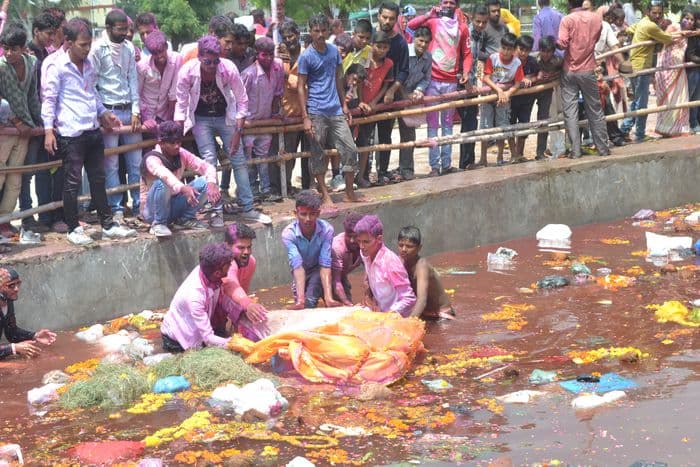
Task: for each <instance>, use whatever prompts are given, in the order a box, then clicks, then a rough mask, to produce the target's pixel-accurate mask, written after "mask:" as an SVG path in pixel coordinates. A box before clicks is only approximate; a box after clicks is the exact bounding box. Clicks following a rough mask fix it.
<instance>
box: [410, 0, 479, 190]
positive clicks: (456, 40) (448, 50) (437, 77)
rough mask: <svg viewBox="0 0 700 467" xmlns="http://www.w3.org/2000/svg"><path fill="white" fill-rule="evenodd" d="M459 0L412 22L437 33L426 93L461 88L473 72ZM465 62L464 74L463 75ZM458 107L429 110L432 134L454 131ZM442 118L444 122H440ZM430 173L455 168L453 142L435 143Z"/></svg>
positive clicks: (447, 0) (447, 1)
mask: <svg viewBox="0 0 700 467" xmlns="http://www.w3.org/2000/svg"><path fill="white" fill-rule="evenodd" d="M456 8H457V2H456V0H441V1H440V6H434V7H433V8H431V9H430V11H428V13H427V14H425V15H422V16H419V17H417V18H414V19H413V21H411V22H410V23H409V24H408V25H409V27H410V28H411V29H414V28H415V29H417V28H418V27H420V26H427V27H428V28H429V29H430V32H431V33H432V35H433V40H432V41H431V42H430V45H429V46H428V51H429V52H430V54H431V55H432V57H433V67H432V81H431V83H430V86H429V87H428V90H427V91H426V95H428V96H440V95H443V94H449V93H451V92H455V91H456V90H457V84H458V83H459V84H461V85H464V84H465V83H466V82H467V81H468V80H469V73H471V71H472V60H473V57H472V49H471V42H470V39H469V29H468V28H467V25H466V24H464V23H461V22H459V21H457V19H455V9H456ZM460 63H461V70H462V72H461V76H460V77H458V75H459V74H460ZM454 115H455V110H454V109H447V110H443V111H442V112H440V113H439V114H438V112H430V113H428V116H427V120H428V137H429V138H435V137H437V135H438V128H439V127H442V136H449V135H451V134H452V126H453V119H454ZM438 118H440V120H441V121H438ZM428 155H429V162H430V176H435V175H445V174H448V173H450V172H452V171H454V168H453V167H452V145H450V144H446V145H443V146H441V147H438V146H431V147H430V149H429V151H428Z"/></svg>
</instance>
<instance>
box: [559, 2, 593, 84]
mask: <svg viewBox="0 0 700 467" xmlns="http://www.w3.org/2000/svg"><path fill="white" fill-rule="evenodd" d="M602 29H603V19H602V18H601V17H600V15H598V14H597V13H595V12H593V11H588V10H583V9H581V8H576V9H574V10H571V13H569V14H568V15H566V16H564V17H563V18H562V20H561V23H560V24H559V40H558V41H557V45H559V46H561V48H562V49H563V50H564V71H568V72H571V73H577V72H582V71H593V70H595V67H596V63H595V57H594V54H593V52H594V49H595V45H596V43H597V42H598V39H600V32H601V30H602Z"/></svg>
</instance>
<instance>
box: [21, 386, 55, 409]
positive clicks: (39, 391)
mask: <svg viewBox="0 0 700 467" xmlns="http://www.w3.org/2000/svg"><path fill="white" fill-rule="evenodd" d="M62 386H63V384H58V383H49V384H45V385H43V386H41V387H38V388H34V389H30V390H29V391H27V401H29V403H30V404H32V405H41V404H46V403H47V402H51V401H55V400H56V399H58V392H56V390H57V389H58V388H60V387H62Z"/></svg>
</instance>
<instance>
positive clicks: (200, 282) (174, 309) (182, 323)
mask: <svg viewBox="0 0 700 467" xmlns="http://www.w3.org/2000/svg"><path fill="white" fill-rule="evenodd" d="M232 305H233V302H232V301H231V299H229V298H228V297H226V295H224V294H223V293H222V288H221V287H212V285H211V284H209V283H208V281H206V279H205V278H204V274H203V273H201V271H200V269H199V266H197V267H196V268H194V269H193V270H192V272H191V273H190V275H189V276H187V278H186V279H185V281H184V282H183V283H182V285H180V288H179V289H177V292H175V296H174V297H173V301H172V302H171V303H170V309H169V310H168V312H167V313H166V314H165V317H164V318H163V323H162V324H161V325H160V331H161V332H162V333H163V334H165V335H166V336H168V337H170V338H171V339H175V340H176V341H177V342H178V343H179V344H180V345H181V346H182V348H183V349H185V350H187V349H191V348H193V347H199V346H201V345H202V344H206V345H208V346H216V347H224V346H225V345H226V342H228V339H226V338H223V337H219V336H217V335H215V334H214V330H213V329H212V326H211V319H212V316H214V313H215V312H216V311H217V309H218V308H222V309H223V311H224V312H225V313H226V314H229V315H230V314H232V313H235V310H234V309H233V307H232ZM235 319H236V320H237V317H236V318H235ZM232 321H233V319H232Z"/></svg>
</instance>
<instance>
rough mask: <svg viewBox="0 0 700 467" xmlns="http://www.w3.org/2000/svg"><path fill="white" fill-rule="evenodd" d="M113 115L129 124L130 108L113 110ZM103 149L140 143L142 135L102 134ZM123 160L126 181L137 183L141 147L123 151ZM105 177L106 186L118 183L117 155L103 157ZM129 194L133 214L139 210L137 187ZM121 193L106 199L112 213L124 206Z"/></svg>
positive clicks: (112, 186)
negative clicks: (124, 162)
mask: <svg viewBox="0 0 700 467" xmlns="http://www.w3.org/2000/svg"><path fill="white" fill-rule="evenodd" d="M112 112H113V113H114V115H116V116H117V118H119V120H120V121H121V122H122V125H126V126H131V110H113V111H112ZM104 141H105V149H109V148H116V147H118V146H119V144H120V143H121V144H133V143H140V142H141V141H143V136H142V135H141V133H128V134H124V135H115V134H112V133H107V134H105V135H104ZM124 160H125V161H126V175H127V181H128V183H139V181H140V180H141V149H133V150H131V151H127V152H125V153H124ZM105 177H106V188H107V189H109V188H114V187H115V186H118V185H119V157H118V156H106V157H105ZM129 193H130V194H131V207H132V211H133V213H134V215H136V214H138V212H139V189H138V188H134V189H133V190H130V191H129ZM122 198H123V193H116V194H114V195H109V196H108V197H107V200H108V201H109V207H110V208H111V209H112V213H115V212H117V211H122V212H123V211H124V206H122Z"/></svg>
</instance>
